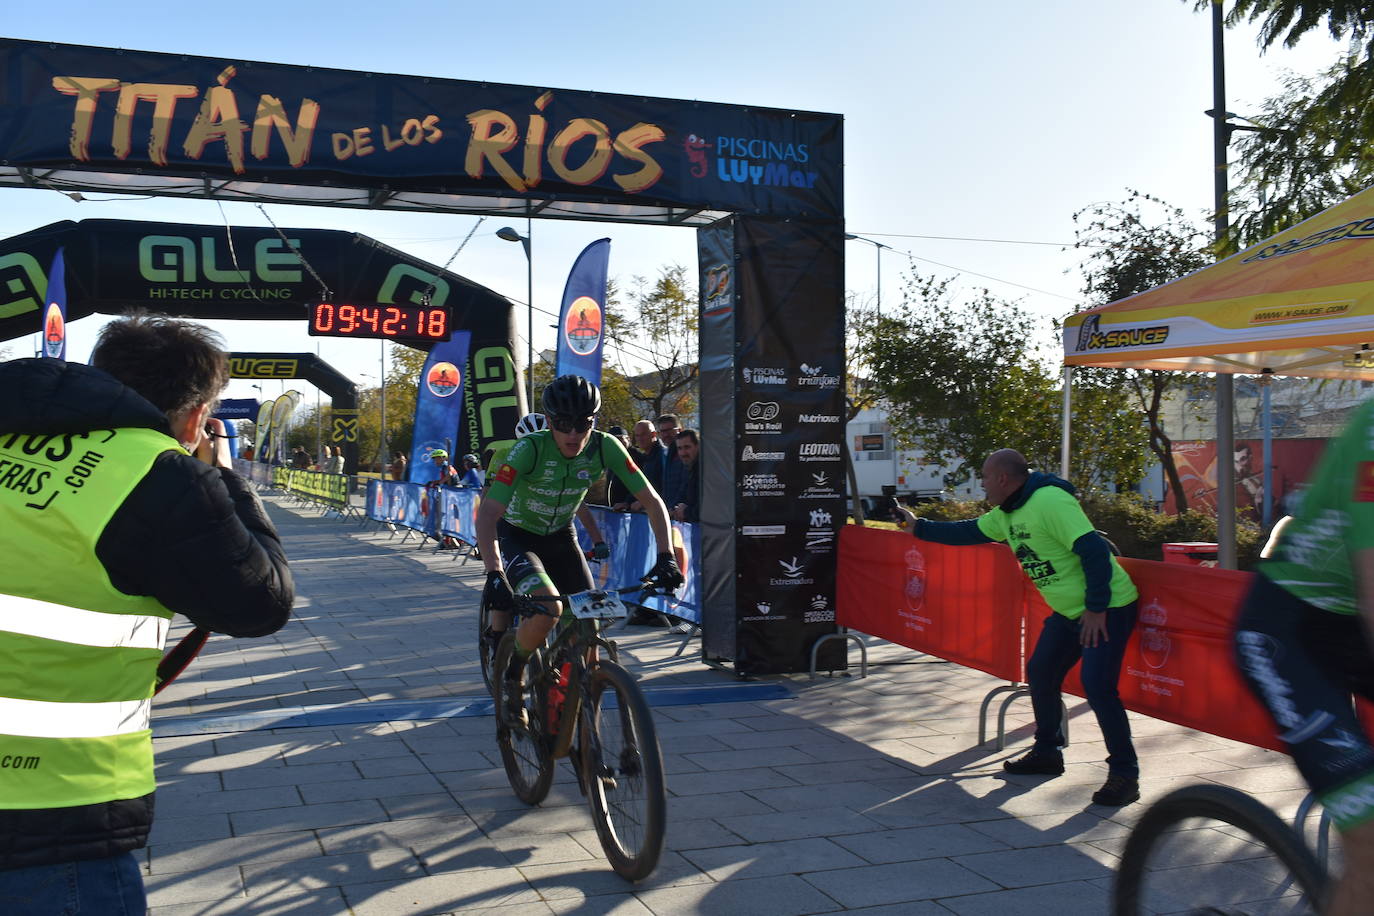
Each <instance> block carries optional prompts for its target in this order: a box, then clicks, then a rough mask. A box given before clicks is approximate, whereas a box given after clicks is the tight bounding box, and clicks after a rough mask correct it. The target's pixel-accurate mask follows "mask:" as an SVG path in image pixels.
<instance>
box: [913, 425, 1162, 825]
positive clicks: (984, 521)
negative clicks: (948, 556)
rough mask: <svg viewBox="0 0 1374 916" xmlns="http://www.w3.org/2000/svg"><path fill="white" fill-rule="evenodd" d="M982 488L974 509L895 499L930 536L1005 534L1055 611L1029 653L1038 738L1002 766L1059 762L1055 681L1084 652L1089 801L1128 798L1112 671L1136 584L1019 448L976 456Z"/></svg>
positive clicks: (1133, 764) (1128, 771) (960, 538)
mask: <svg viewBox="0 0 1374 916" xmlns="http://www.w3.org/2000/svg"><path fill="white" fill-rule="evenodd" d="M983 491H984V492H985V493H986V494H987V501H988V502H989V503H991V504H992V505H993V507H994V508H993V509H991V510H990V511H989V512H987V513H985V514H984V515H982V516H980V517H979V518H976V519H969V520H967V521H962V522H932V521H928V520H926V519H918V518H917V517H916V516H915V515H914V514H913V513H911V512H910V511H909V510H907V509H906V508H905V507H903V506H900V505H899V506H898V511H899V512H901V513H902V515H903V516H904V517H905V519H906V522H907V530H909V531H911V532H912V533H913V534H914V535H915V536H916V537H918V538H922V539H924V540H927V541H934V542H936V543H939V544H951V545H956V546H958V545H969V544H986V543H990V542H993V541H1000V542H1002V543H1004V544H1006V545H1007V546H1008V547H1010V548H1011V549H1012V551H1013V553H1015V554H1016V559H1017V561H1018V562H1020V564H1021V568H1022V569H1024V570H1025V571H1026V575H1028V576H1030V579H1031V581H1032V582H1033V583H1035V587H1036V588H1037V589H1039V591H1040V594H1041V595H1042V596H1043V597H1044V599H1045V603H1046V604H1048V605H1049V606H1050V608H1051V609H1052V610H1053V611H1054V613H1052V614H1050V616H1049V617H1048V618H1046V620H1045V627H1044V629H1043V630H1042V631H1041V632H1040V639H1039V640H1037V641H1036V644H1035V650H1034V651H1033V652H1032V653H1031V657H1030V659H1029V660H1028V661H1027V662H1026V680H1027V681H1028V682H1029V686H1030V692H1031V706H1032V708H1033V709H1034V711H1035V744H1034V746H1032V748H1031V750H1030V753H1028V754H1026V755H1025V756H1023V757H1021V758H1019V759H1017V760H1008V761H1006V762H1005V763H1003V764H1002V768H1003V769H1004V770H1006V771H1007V772H1008V773H1014V774H1017V775H1044V776H1058V775H1059V774H1061V773H1063V772H1064V756H1063V754H1062V753H1061V751H1060V748H1061V746H1062V745H1063V743H1064V738H1063V733H1062V729H1061V725H1062V719H1063V706H1062V702H1061V699H1060V689H1061V688H1062V687H1063V684H1064V678H1065V677H1067V676H1068V673H1069V671H1070V670H1071V669H1072V668H1073V666H1074V665H1075V664H1077V663H1078V661H1079V659H1080V658H1081V659H1082V661H1083V669H1082V679H1083V690H1084V693H1085V694H1087V700H1088V705H1089V706H1090V707H1091V708H1092V711H1093V714H1094V715H1095V716H1096V717H1097V724H1098V726H1099V727H1100V728H1101V729H1102V737H1103V738H1104V739H1105V741H1106V744H1107V771H1108V772H1107V781H1106V783H1105V784H1104V785H1103V786H1102V788H1100V789H1098V790H1097V792H1095V793H1093V802H1094V803H1096V804H1099V805H1108V806H1112V807H1117V806H1120V805H1126V804H1130V803H1131V802H1133V801H1135V800H1136V799H1138V798H1140V785H1139V778H1140V769H1139V763H1138V761H1137V758H1136V753H1135V745H1134V744H1133V743H1132V741H1131V725H1130V720H1129V719H1127V717H1126V708H1125V707H1124V706H1123V705H1122V703H1121V697H1120V695H1119V694H1118V692H1117V681H1118V680H1119V679H1120V677H1121V662H1122V658H1123V657H1124V655H1125V652H1126V642H1127V640H1129V639H1130V636H1131V630H1132V629H1133V628H1134V627H1135V619H1136V598H1137V593H1136V589H1135V585H1134V584H1132V582H1131V578H1130V576H1128V575H1127V574H1126V571H1125V570H1124V569H1122V568H1121V564H1119V563H1117V562H1116V558H1115V557H1114V556H1112V552H1111V549H1110V548H1109V547H1108V546H1107V543H1106V541H1104V540H1103V539H1102V536H1101V535H1099V534H1098V533H1097V532H1096V530H1095V529H1094V528H1093V525H1092V522H1090V521H1088V517H1087V516H1086V515H1084V514H1083V508H1082V507H1081V506H1080V505H1079V504H1078V500H1077V499H1075V498H1074V495H1073V494H1074V488H1073V485H1072V484H1070V483H1069V482H1068V481H1065V480H1061V479H1059V478H1058V477H1055V476H1054V475H1053V474H1045V473H1042V472H1039V471H1036V472H1034V473H1031V471H1030V468H1029V467H1028V465H1027V463H1026V459H1025V456H1023V455H1022V454H1021V453H1020V452H1017V451H1014V450H1013V449H1009V448H1006V449H1001V450H999V451H996V452H993V453H992V454H991V455H989V456H988V459H987V461H985V462H984V463H983Z"/></svg>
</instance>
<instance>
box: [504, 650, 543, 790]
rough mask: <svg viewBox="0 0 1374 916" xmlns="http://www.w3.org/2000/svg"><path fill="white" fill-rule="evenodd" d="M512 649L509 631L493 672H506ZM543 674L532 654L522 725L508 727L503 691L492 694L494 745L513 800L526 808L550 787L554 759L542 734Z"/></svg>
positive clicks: (527, 673)
mask: <svg viewBox="0 0 1374 916" xmlns="http://www.w3.org/2000/svg"><path fill="white" fill-rule="evenodd" d="M514 650H515V633H514V630H513V628H512V631H511V632H509V633H507V634H506V637H505V639H503V640H501V645H500V647H499V648H498V649H497V651H496V664H495V666H494V668H493V672H496V671H500V672H504V671H505V670H506V668H507V666H508V665H509V662H510V656H511V653H512V652H513V651H514ZM543 671H544V662H543V659H542V658H541V657H540V654H539V653H538V652H535V653H533V654H531V655H530V657H529V661H528V662H526V663H525V684H524V688H525V689H524V694H523V696H522V700H523V701H524V705H525V713H526V724H524V725H512V724H510V722H509V717H508V716H507V715H506V709H505V707H506V692H505V691H504V690H501V689H498V690H495V691H494V692H493V705H494V706H495V710H496V746H497V748H498V749H500V751H501V762H502V763H503V764H504V765H505V767H506V779H507V780H509V781H510V787H511V789H513V790H514V791H515V797H516V798H518V799H520V800H521V801H522V802H524V803H525V804H527V805H537V804H539V803H540V802H541V801H543V800H544V799H545V798H546V797H547V796H548V794H549V787H550V786H551V785H552V784H553V756H552V754H551V753H550V752H549V742H548V740H547V739H546V736H545V732H544V721H545V719H544V715H543V709H544V701H543V698H542V697H541V696H540V695H539V691H540V689H541V686H542V685H541V683H540V682H541V680H542V678H541V675H542V674H543ZM493 681H494V682H495V684H496V685H497V687H498V688H499V687H502V686H504V679H503V678H500V677H494V678H493Z"/></svg>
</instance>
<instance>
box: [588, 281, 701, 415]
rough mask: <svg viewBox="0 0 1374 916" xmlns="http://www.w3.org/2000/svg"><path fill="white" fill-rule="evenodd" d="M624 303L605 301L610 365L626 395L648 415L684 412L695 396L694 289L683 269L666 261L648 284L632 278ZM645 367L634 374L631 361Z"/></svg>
mask: <svg viewBox="0 0 1374 916" xmlns="http://www.w3.org/2000/svg"><path fill="white" fill-rule="evenodd" d="M633 283H634V286H633V289H632V290H631V291H630V293H629V296H628V301H627V302H625V303H623V304H622V303H620V302H619V301H618V298H619V297H618V291H617V295H616V301H613V300H612V297H611V296H608V297H607V302H606V326H607V331H608V334H609V336H610V338H611V340H612V341H613V342H614V343H615V344H616V346H614V347H613V348H612V350H613V351H614V353H615V360H616V369H617V370H618V372H619V374H620V375H621V376H622V377H623V378H624V379H625V381H626V384H627V386H628V391H629V394H630V396H631V397H632V398H634V399H635V400H636V401H639V402H642V403H644V404H646V405H648V409H649V410H650V411H651V412H652V413H653V415H654V416H658V415H659V414H663V413H670V412H673V413H690V412H691V411H692V410H694V409H695V406H696V399H697V312H698V307H697V293H696V290H695V289H694V288H693V286H692V284H691V283H690V282H689V281H688V279H687V268H686V267H683V266H682V265H680V264H672V265H668V266H665V267H662V268H660V269H659V272H658V276H657V277H656V278H655V279H654V280H653V281H652V282H650V281H649V280H647V279H646V278H644V277H635V278H634V281H633ZM631 361H633V363H635V364H640V365H647V366H648V371H646V372H637V371H635V369H634V368H633V365H632V362H631Z"/></svg>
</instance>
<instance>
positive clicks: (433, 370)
mask: <svg viewBox="0 0 1374 916" xmlns="http://www.w3.org/2000/svg"><path fill="white" fill-rule="evenodd" d="M462 383H463V374H462V373H461V372H459V371H458V367H457V366H455V365H454V364H453V363H435V364H434V365H432V366H430V367H429V371H428V372H426V373H425V387H426V388H428V389H429V393H430V394H432V395H434V396H435V397H436V398H446V397H449V396H451V395H452V394H453V393H454V392H456V391H457V390H458V388H459V386H460V385H462Z"/></svg>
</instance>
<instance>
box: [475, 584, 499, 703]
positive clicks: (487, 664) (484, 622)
mask: <svg viewBox="0 0 1374 916" xmlns="http://www.w3.org/2000/svg"><path fill="white" fill-rule="evenodd" d="M490 626H491V608H489V607H487V603H486V602H485V601H482V602H481V603H479V604H478V606H477V661H478V662H479V663H480V664H481V666H482V683H484V684H486V685H487V693H489V694H490V693H491V692H492V689H491V684H492V679H491V670H492V666H493V664H494V663H495V659H494V658H493V656H494V655H495V652H494V650H493V647H492V646H491V644H490V643H489V642H488V641H487V629H488V628H489V627H490Z"/></svg>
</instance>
